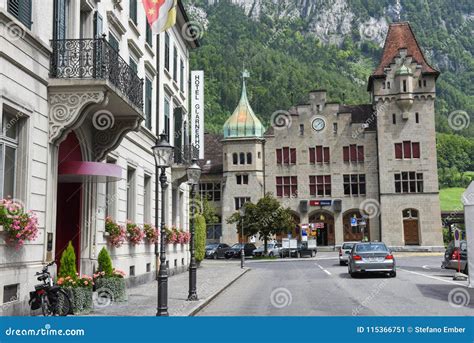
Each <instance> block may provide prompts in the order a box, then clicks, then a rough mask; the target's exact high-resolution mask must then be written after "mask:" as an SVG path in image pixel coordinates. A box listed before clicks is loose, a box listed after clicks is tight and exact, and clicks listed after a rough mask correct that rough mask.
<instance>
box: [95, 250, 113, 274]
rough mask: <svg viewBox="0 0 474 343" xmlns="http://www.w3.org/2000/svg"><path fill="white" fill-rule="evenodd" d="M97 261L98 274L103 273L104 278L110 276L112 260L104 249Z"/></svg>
mask: <svg viewBox="0 0 474 343" xmlns="http://www.w3.org/2000/svg"><path fill="white" fill-rule="evenodd" d="M97 260H98V262H99V272H105V275H106V276H112V273H113V270H114V269H113V267H112V259H111V258H110V255H109V252H108V251H107V249H105V247H103V248H102V249H101V250H100V253H99V256H98V258H97Z"/></svg>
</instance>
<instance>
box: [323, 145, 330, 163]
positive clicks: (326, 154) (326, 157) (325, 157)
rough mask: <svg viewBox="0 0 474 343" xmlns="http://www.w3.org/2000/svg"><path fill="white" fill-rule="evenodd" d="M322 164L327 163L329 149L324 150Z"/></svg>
mask: <svg viewBox="0 0 474 343" xmlns="http://www.w3.org/2000/svg"><path fill="white" fill-rule="evenodd" d="M323 151H324V163H329V147H325V148H324V150H323Z"/></svg>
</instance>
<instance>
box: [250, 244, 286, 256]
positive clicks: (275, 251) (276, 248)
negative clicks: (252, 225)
mask: <svg viewBox="0 0 474 343" xmlns="http://www.w3.org/2000/svg"><path fill="white" fill-rule="evenodd" d="M280 250H281V244H280V243H276V242H275V243H273V242H272V243H267V255H268V256H279V255H280ZM264 251H265V244H263V245H261V246H259V247H258V248H257V249H255V250H254V251H253V255H254V256H263V253H264Z"/></svg>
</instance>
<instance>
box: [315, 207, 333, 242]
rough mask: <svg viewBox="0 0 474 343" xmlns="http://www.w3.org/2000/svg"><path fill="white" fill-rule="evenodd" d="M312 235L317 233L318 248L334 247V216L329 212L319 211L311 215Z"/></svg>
mask: <svg viewBox="0 0 474 343" xmlns="http://www.w3.org/2000/svg"><path fill="white" fill-rule="evenodd" d="M309 222H310V223H311V224H312V225H311V226H312V233H314V230H315V231H316V241H317V244H318V246H327V245H334V242H335V237H334V216H333V215H332V214H331V213H330V212H327V211H317V212H315V213H313V214H311V215H310V217H309Z"/></svg>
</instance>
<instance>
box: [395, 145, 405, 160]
mask: <svg viewBox="0 0 474 343" xmlns="http://www.w3.org/2000/svg"><path fill="white" fill-rule="evenodd" d="M395 158H397V159H402V158H403V148H402V143H395Z"/></svg>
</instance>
